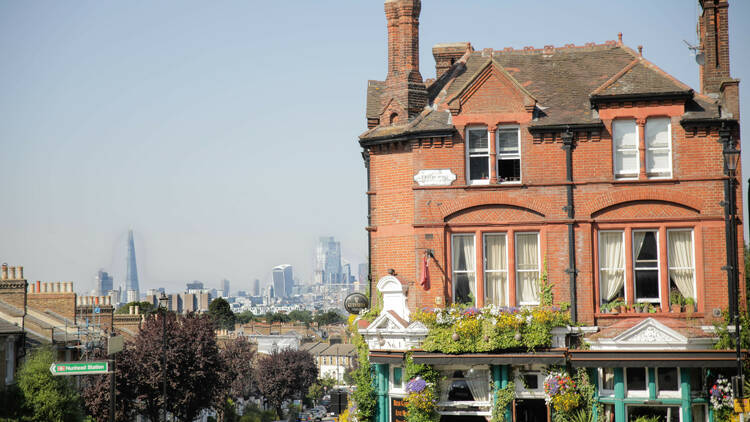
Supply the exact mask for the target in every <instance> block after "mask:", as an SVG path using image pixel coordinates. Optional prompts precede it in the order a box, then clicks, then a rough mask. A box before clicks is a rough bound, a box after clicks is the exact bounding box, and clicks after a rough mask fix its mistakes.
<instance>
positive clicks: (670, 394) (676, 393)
mask: <svg viewBox="0 0 750 422" xmlns="http://www.w3.org/2000/svg"><path fill="white" fill-rule="evenodd" d="M659 369H662V368H654V375H655V377H656V379H655V380H654V384H655V385H656V397H659V398H680V397H681V395H680V391H681V390H682V374H681V373H680V372H682V371H680V368H674V369H675V370H676V371H677V389H676V390H664V391H661V390H660V389H659Z"/></svg>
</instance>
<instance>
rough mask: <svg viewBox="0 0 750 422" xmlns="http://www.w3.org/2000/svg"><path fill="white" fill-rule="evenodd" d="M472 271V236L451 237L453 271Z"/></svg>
mask: <svg viewBox="0 0 750 422" xmlns="http://www.w3.org/2000/svg"><path fill="white" fill-rule="evenodd" d="M470 270H472V271H473V270H474V235H472V234H469V235H455V236H453V271H470Z"/></svg>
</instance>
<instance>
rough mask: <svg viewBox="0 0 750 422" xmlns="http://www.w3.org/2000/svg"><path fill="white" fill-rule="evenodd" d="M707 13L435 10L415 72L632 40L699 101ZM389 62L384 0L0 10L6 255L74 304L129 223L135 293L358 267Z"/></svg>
mask: <svg viewBox="0 0 750 422" xmlns="http://www.w3.org/2000/svg"><path fill="white" fill-rule="evenodd" d="M730 4H731V7H730V49H731V66H732V76H733V77H735V78H739V79H742V80H743V81H750V55H749V54H748V53H747V49H746V48H745V47H746V46H747V45H748V43H749V42H750V26H749V25H744V24H743V23H744V22H747V20H748V18H750V2H747V1H739V0H730ZM699 9H700V8H699V6H698V1H697V0H695V1H691V0H661V1H658V2H654V1H650V0H638V1H627V2H625V1H602V0H577V1H565V2H562V1H541V0H527V1H525V2H511V1H508V0H465V1H462V2H455V1H452V0H423V5H422V16H421V19H420V56H421V57H420V62H421V73H422V76H423V77H424V78H431V77H434V76H435V68H434V60H433V58H432V54H431V48H432V46H433V45H434V44H436V43H440V42H458V41H469V42H471V43H472V45H473V46H474V48H475V49H482V48H488V47H489V48H494V49H502V48H504V47H508V46H511V47H514V48H523V47H524V46H534V47H537V48H541V47H543V46H544V45H549V44H552V45H555V46H562V45H564V44H568V43H574V44H576V45H583V44H585V43H586V42H596V43H603V42H605V41H606V40H615V39H617V33H618V32H622V33H623V40H624V42H625V44H627V45H628V46H630V47H632V48H634V49H635V48H636V47H637V46H638V45H643V46H644V50H643V53H644V56H645V57H646V58H647V59H649V60H650V61H652V62H654V63H655V64H657V65H658V66H660V67H661V68H662V69H664V70H665V71H667V72H668V73H670V74H672V75H673V76H675V77H676V78H677V79H679V80H681V81H682V82H684V83H686V84H688V85H690V86H691V87H693V88H694V89H696V91H697V90H698V89H699V83H698V66H697V65H696V64H695V61H694V58H693V57H692V56H691V54H690V51H689V50H688V49H687V47H686V46H685V44H684V42H683V40H687V41H688V42H690V43H692V44H697V37H696V34H695V29H696V22H697V15H698V13H699ZM386 51H387V34H386V21H385V15H384V13H383V1H382V0H316V1H309V0H287V1H283V2H282V1H258V0H243V1H240V0H220V1H205V0H204V1H196V0H179V1H177V0H162V1H158V2H152V1H142V0H133V1H127V2H125V1H117V2H115V1H99V0H97V1H77V0H71V1H66V2H60V1H53V0H38V1H33V2H32V1H21V0H0V55H1V57H2V66H0V183H1V185H0V186H2V199H0V262H7V263H9V264H10V265H23V266H24V267H25V273H26V278H27V279H29V280H42V281H74V282H75V289H76V290H77V291H79V292H83V291H87V290H90V289H92V288H93V287H94V276H95V274H96V272H97V270H98V269H99V268H104V269H105V270H107V271H109V272H111V273H112V274H113V275H114V277H115V285H118V284H121V283H123V280H124V276H125V254H126V239H127V231H128V229H129V228H132V229H133V230H134V231H135V243H136V254H137V259H138V267H139V268H138V270H139V277H140V287H141V290H142V291H145V290H146V289H148V288H155V287H166V288H167V289H168V290H170V291H172V290H178V289H184V286H185V283H186V282H188V281H191V280H201V281H203V282H204V283H205V284H206V286H208V287H218V286H219V281H220V280H221V279H224V278H226V279H229V280H230V282H231V284H232V290H233V291H236V290H238V289H244V290H249V289H250V286H251V282H252V280H254V279H255V278H259V279H261V281H262V283H263V284H266V283H268V282H269V281H270V273H271V268H272V267H273V266H275V265H279V264H292V265H293V266H294V269H295V276H296V277H297V278H299V280H300V281H302V282H306V281H309V280H310V279H311V275H312V265H313V252H314V247H315V242H316V238H317V237H318V236H335V237H336V238H337V239H338V240H340V241H341V247H342V254H343V256H344V258H345V259H347V260H348V261H350V262H352V263H353V265H352V269H353V271H354V272H356V266H357V264H358V263H360V262H366V259H367V235H366V232H365V230H364V226H365V224H366V196H365V187H366V180H365V168H364V165H363V162H362V158H361V156H360V152H361V149H360V147H359V145H358V143H357V136H358V135H359V134H361V133H362V132H363V131H364V130H365V129H366V119H365V114H364V112H365V93H366V86H367V80H368V79H378V80H383V79H384V78H385V75H386V66H387V62H386ZM740 88H741V92H742V96H741V104H745V105H746V107H748V106H750V94H748V92H750V88H748V87H746V86H744V85H743V84H741V85H740ZM747 130H748V129H744V130H743V134H744V133H746V131H747ZM749 162H750V154H746V155H745V157H743V165H744V166H748V164H749ZM743 190H744V191H745V192H746V191H747V186H746V185H745V186H744V188H743ZM745 213H746V211H745Z"/></svg>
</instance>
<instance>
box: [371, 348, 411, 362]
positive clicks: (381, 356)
mask: <svg viewBox="0 0 750 422" xmlns="http://www.w3.org/2000/svg"><path fill="white" fill-rule="evenodd" d="M403 362H404V352H386V351H382V352H381V351H377V350H373V351H371V352H370V363H387V364H394V365H398V364H402V363H403Z"/></svg>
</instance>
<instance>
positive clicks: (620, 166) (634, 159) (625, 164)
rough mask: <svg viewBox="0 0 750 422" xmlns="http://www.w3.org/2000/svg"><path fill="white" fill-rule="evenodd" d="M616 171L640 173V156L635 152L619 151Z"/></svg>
mask: <svg viewBox="0 0 750 422" xmlns="http://www.w3.org/2000/svg"><path fill="white" fill-rule="evenodd" d="M615 169H616V171H617V173H633V174H635V173H638V154H637V153H636V152H635V151H617V153H616V154H615Z"/></svg>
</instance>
